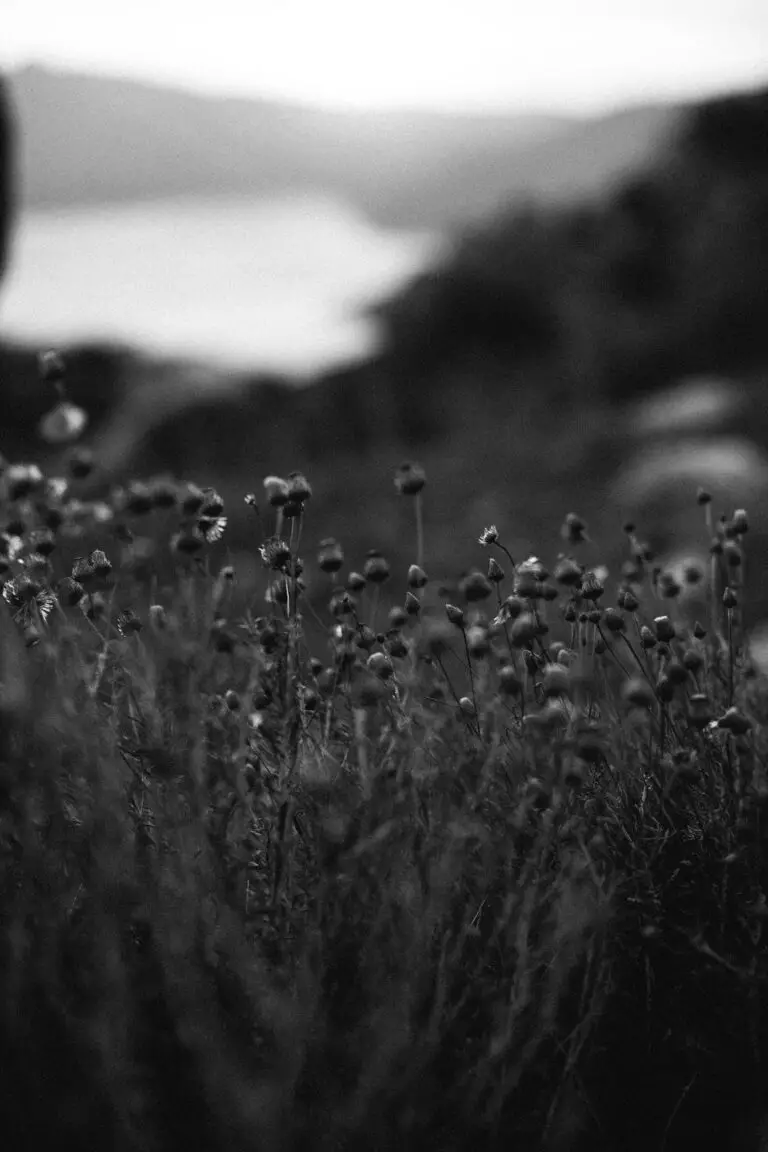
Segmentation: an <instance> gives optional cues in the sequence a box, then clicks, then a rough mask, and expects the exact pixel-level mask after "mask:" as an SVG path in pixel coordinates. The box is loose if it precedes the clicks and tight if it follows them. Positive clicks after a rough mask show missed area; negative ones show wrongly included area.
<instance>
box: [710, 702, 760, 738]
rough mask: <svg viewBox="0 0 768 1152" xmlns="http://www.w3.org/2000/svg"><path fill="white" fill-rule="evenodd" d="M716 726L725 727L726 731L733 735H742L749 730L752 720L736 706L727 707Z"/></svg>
mask: <svg viewBox="0 0 768 1152" xmlns="http://www.w3.org/2000/svg"><path fill="white" fill-rule="evenodd" d="M717 726H718V728H725V729H726V730H727V731H728V732H732V733H733V734H734V736H743V735H744V734H745V733H746V732H749V730H750V728H751V727H752V721H751V720H750V719H749V717H747V716H745V715H744V713H743V712H740V711H739V709H738V708H729V709H728V710H727V712H726V713H725V715H724V716H721V717H720V719H719V720H718V722H717Z"/></svg>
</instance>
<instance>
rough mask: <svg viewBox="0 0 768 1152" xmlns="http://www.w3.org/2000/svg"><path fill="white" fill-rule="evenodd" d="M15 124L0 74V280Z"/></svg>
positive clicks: (10, 206) (11, 197)
mask: <svg viewBox="0 0 768 1152" xmlns="http://www.w3.org/2000/svg"><path fill="white" fill-rule="evenodd" d="M14 137H15V124H14V116H13V110H12V108H11V95H10V89H9V85H8V82H7V81H6V80H4V79H3V77H2V76H0V280H2V278H3V274H4V273H5V270H6V265H7V263H8V257H9V254H10V234H11V223H12V218H13V214H14V207H15V189H14V172H15V161H14V153H15V148H14V144H15V141H14Z"/></svg>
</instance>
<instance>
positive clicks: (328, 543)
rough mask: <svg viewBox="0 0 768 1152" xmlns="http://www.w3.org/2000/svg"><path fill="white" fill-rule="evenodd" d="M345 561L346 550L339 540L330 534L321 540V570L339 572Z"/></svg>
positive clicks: (319, 564)
mask: <svg viewBox="0 0 768 1152" xmlns="http://www.w3.org/2000/svg"><path fill="white" fill-rule="evenodd" d="M343 563H344V551H343V549H342V547H341V544H339V542H338V540H334V538H333V537H332V536H329V537H328V539H327V540H321V541H320V548H319V551H318V554H317V564H318V567H319V568H320V571H321V572H338V571H339V569H340V568H341V566H342V565H343Z"/></svg>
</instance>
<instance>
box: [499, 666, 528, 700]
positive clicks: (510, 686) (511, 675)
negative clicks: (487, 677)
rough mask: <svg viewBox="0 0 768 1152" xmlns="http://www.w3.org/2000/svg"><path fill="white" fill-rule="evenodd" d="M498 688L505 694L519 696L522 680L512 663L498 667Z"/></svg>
mask: <svg viewBox="0 0 768 1152" xmlns="http://www.w3.org/2000/svg"><path fill="white" fill-rule="evenodd" d="M499 690H500V691H501V692H502V693H503V694H504V695H505V696H519V695H520V693H521V692H522V690H523V685H522V682H521V680H520V677H519V676H518V674H517V670H516V669H515V667H514V666H513V665H512V664H505V665H504V667H503V668H500V669H499Z"/></svg>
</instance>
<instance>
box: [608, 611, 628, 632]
mask: <svg viewBox="0 0 768 1152" xmlns="http://www.w3.org/2000/svg"><path fill="white" fill-rule="evenodd" d="M603 619H604V623H605V626H606V628H607V629H608V631H609V632H626V630H627V622H626V620H625V619H624V617H623V616H622V614H621V612H620V611H619V610H618V608H606V610H605V614H604V617H603Z"/></svg>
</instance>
